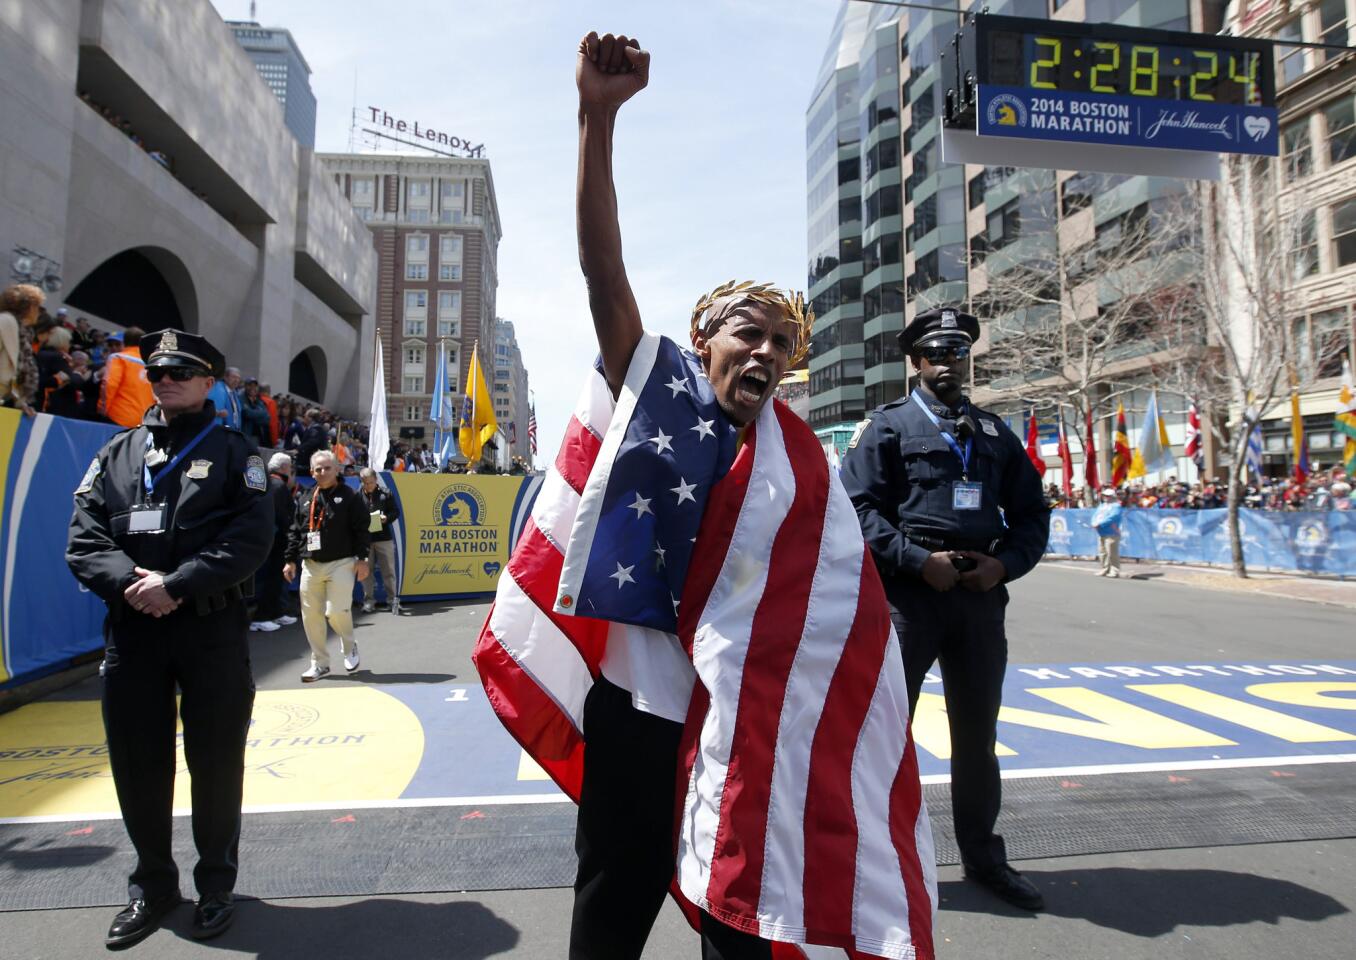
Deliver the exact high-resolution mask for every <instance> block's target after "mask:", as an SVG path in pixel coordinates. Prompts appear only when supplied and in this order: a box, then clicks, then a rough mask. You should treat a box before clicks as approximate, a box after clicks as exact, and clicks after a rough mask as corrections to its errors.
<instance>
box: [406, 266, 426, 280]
mask: <svg viewBox="0 0 1356 960" xmlns="http://www.w3.org/2000/svg"><path fill="white" fill-rule="evenodd" d="M405 279H406V280H427V279H428V264H427V263H407V264H405Z"/></svg>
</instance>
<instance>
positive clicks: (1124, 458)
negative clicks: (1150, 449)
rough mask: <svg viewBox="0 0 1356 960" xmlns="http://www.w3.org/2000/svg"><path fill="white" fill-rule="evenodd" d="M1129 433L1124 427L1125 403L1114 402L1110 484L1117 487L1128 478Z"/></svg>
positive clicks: (1131, 456) (1131, 457)
mask: <svg viewBox="0 0 1356 960" xmlns="http://www.w3.org/2000/svg"><path fill="white" fill-rule="evenodd" d="M1133 459H1134V454H1132V453H1131V451H1130V435H1129V434H1128V433H1127V432H1126V427H1125V404H1123V403H1117V404H1116V435H1115V436H1114V437H1113V438H1112V441H1111V484H1112V486H1116V487H1119V486H1120V485H1121V484H1123V483H1125V481H1126V480H1128V479H1129V478H1130V463H1131V461H1132V460H1133Z"/></svg>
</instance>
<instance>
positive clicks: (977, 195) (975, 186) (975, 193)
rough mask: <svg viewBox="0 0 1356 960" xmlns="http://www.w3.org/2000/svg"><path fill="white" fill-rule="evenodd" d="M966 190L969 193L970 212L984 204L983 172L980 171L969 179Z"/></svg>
mask: <svg viewBox="0 0 1356 960" xmlns="http://www.w3.org/2000/svg"><path fill="white" fill-rule="evenodd" d="M966 190H967V191H968V192H969V196H970V209H971V210H973V209H975V207H977V206H979V205H980V204H981V203H983V202H984V171H982V170H981V171H980V172H979V173H977V174H975V175H974V177H972V178H971V180H970V182H969V183H968V184H967V185H966Z"/></svg>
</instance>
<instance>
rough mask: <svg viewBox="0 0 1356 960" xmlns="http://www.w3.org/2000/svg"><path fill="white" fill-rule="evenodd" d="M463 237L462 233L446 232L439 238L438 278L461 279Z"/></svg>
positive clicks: (446, 279) (444, 279)
mask: <svg viewBox="0 0 1356 960" xmlns="http://www.w3.org/2000/svg"><path fill="white" fill-rule="evenodd" d="M461 257H462V238H461V234H457V233H445V234H443V235H442V236H441V237H439V238H438V279H439V280H442V281H454V282H455V281H457V280H460V279H461Z"/></svg>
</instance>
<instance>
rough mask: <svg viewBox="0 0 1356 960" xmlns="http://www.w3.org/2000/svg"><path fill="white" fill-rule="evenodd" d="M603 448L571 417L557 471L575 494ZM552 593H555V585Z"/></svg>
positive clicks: (582, 491) (557, 458) (591, 434)
mask: <svg viewBox="0 0 1356 960" xmlns="http://www.w3.org/2000/svg"><path fill="white" fill-rule="evenodd" d="M602 446H603V442H602V441H601V440H599V439H598V438H597V437H596V436H594V434H593V432H592V431H591V430H589V428H588V427H586V426H584V425H583V424H582V423H580V421H579V418H578V417H574V416H572V417H570V422H569V423H568V424H566V426H565V439H564V440H562V441H561V443H560V453H558V454H556V470H557V471H559V473H560V475H561V476H562V477H564V478H565V482H566V483H568V484H569V485H570V489H572V490H573V491H574V492H575V493H578V494H580V495H582V494H583V493H584V485H585V484H587V483H588V481H589V471H590V470H592V469H593V462H594V461H595V460H597V459H598V451H599V450H601V449H602ZM557 582H559V581H557ZM551 591H552V592H553V593H554V592H555V586H554V584H553V585H552V587H551Z"/></svg>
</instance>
